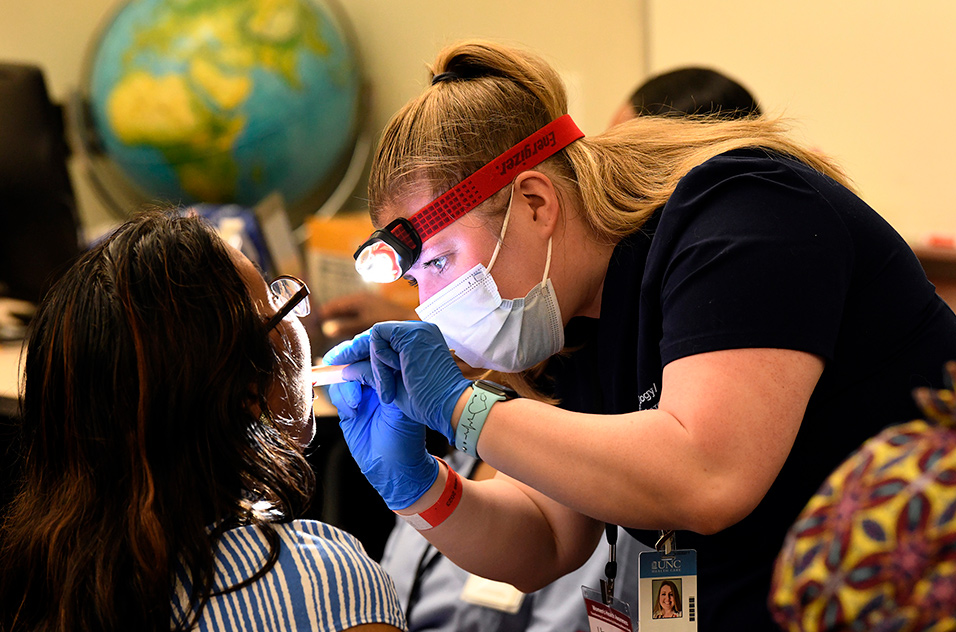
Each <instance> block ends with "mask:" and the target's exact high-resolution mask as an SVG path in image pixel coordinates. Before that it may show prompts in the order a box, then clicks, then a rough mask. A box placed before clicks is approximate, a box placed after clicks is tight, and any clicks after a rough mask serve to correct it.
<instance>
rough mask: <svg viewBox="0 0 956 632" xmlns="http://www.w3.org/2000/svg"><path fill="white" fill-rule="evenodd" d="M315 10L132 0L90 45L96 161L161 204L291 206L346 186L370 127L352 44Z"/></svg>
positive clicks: (317, 6) (300, 0) (228, 0)
mask: <svg viewBox="0 0 956 632" xmlns="http://www.w3.org/2000/svg"><path fill="white" fill-rule="evenodd" d="M335 18H336V16H335V14H334V11H333V9H332V8H331V7H330V6H329V5H326V4H323V3H320V2H317V1H316V0H131V1H129V2H126V3H124V4H123V5H121V6H120V8H119V9H118V10H117V11H116V13H115V14H114V15H113V16H112V18H111V19H110V20H109V22H108V23H107V24H106V26H105V27H104V28H103V29H102V30H101V32H100V34H99V36H98V37H97V38H96V40H95V41H94V42H93V44H92V47H91V53H90V54H89V56H88V63H87V71H86V73H85V75H86V76H85V78H84V80H83V83H84V92H85V95H86V96H85V99H86V101H87V117H88V123H89V125H90V127H91V128H92V136H93V137H94V138H95V139H96V140H97V143H98V145H99V152H100V153H101V154H103V155H104V156H105V158H106V159H107V160H108V161H109V162H110V163H112V165H114V166H115V167H116V168H117V170H118V171H119V172H120V173H121V174H122V176H124V177H125V178H127V179H128V180H129V182H131V183H132V184H133V185H134V188H135V189H138V190H140V191H141V192H143V193H144V194H145V195H146V196H148V197H149V198H152V199H161V200H164V201H171V202H173V203H179V204H194V203H211V204H238V205H242V206H250V207H251V206H253V205H255V204H257V203H258V202H260V201H261V200H263V199H264V198H265V197H266V196H268V195H269V194H271V193H274V192H278V193H280V194H281V195H282V198H283V199H284V200H285V201H286V202H287V203H288V204H289V205H290V206H291V205H294V204H295V203H297V202H299V201H301V200H303V199H306V198H307V197H309V196H310V195H311V196H314V195H315V192H316V191H317V190H324V191H328V190H329V189H330V187H334V185H335V182H334V181H335V180H336V179H341V177H342V173H343V169H342V165H343V164H347V163H348V162H349V159H350V156H352V152H353V151H354V149H355V145H356V138H357V136H358V134H359V132H360V126H361V124H362V121H361V118H362V107H363V104H362V98H361V90H362V77H361V72H360V68H359V63H358V59H357V55H356V51H355V48H354V45H353V44H352V42H351V41H350V40H349V38H348V33H347V32H346V31H344V30H343V28H342V22H341V21H340V20H336V19H335Z"/></svg>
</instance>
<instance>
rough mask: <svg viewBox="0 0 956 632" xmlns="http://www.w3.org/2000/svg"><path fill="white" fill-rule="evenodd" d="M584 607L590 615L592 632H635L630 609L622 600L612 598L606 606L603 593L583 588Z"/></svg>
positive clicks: (589, 622) (589, 620)
mask: <svg viewBox="0 0 956 632" xmlns="http://www.w3.org/2000/svg"><path fill="white" fill-rule="evenodd" d="M581 592H583V593H584V607H585V608H586V609H587V613H588V626H589V627H590V632H634V623H633V621H632V620H631V612H630V611H631V609H630V607H629V606H628V605H627V604H626V603H625V602H623V601H621V600H620V599H614V598H611V603H610V604H606V603H604V600H603V598H602V595H601V591H599V590H594V589H593V588H588V587H587V586H581Z"/></svg>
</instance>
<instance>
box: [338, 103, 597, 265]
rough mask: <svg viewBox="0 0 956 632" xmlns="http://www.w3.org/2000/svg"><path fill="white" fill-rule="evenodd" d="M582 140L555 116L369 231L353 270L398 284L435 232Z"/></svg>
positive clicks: (575, 128) (567, 120) (572, 126)
mask: <svg viewBox="0 0 956 632" xmlns="http://www.w3.org/2000/svg"><path fill="white" fill-rule="evenodd" d="M583 137H584V133H583V132H582V131H581V130H580V129H578V126H577V125H575V124H574V121H572V120H571V117H570V116H569V115H567V114H565V115H564V116H561V117H559V118H556V119H555V120H553V121H551V122H550V123H548V124H547V125H545V126H544V127H542V128H541V129H539V130H538V131H537V132H535V133H534V134H532V135H531V136H528V137H527V138H525V139H524V140H522V141H521V142H519V143H518V144H517V145H515V146H514V147H512V148H511V149H509V150H507V151H505V152H504V153H502V154H501V155H500V156H498V157H497V158H495V159H494V160H492V161H491V162H489V163H488V164H486V165H485V166H484V167H482V168H481V169H479V170H478V171H476V172H474V173H473V174H471V175H470V176H468V177H467V178H465V179H464V180H462V181H461V182H459V183H458V184H456V185H455V186H453V187H452V188H450V189H449V190H448V191H446V192H445V193H444V194H442V195H440V196H438V197H437V198H435V199H434V200H432V201H431V202H429V203H428V204H426V205H425V206H424V207H422V209H421V210H419V211H418V212H417V213H415V214H414V215H412V216H411V217H409V218H408V219H405V218H399V219H396V220H395V221H393V222H392V223H390V224H389V225H388V226H386V227H385V228H381V229H379V230H376V231H375V232H374V233H372V235H371V237H369V238H368V239H367V240H366V241H365V243H363V244H362V245H361V246H359V248H358V250H356V251H355V255H354V256H355V269H356V270H357V271H358V273H359V274H360V275H361V276H362V278H363V279H365V280H366V281H371V282H373V283H391V282H392V281H397V280H398V279H400V278H401V277H402V276H403V275H404V274H405V273H406V272H408V270H409V268H411V267H412V265H413V264H414V263H415V261H417V260H418V257H419V256H420V255H421V252H422V244H423V243H425V242H426V241H428V240H429V239H430V238H431V237H433V236H434V235H435V233H437V232H439V231H440V230H442V229H443V228H445V227H446V226H448V225H449V224H451V223H452V222H454V221H455V220H456V219H458V218H459V217H461V216H462V215H464V214H465V213H467V212H468V211H470V210H472V209H473V208H475V207H476V206H478V205H479V204H481V203H482V202H484V201H485V200H487V199H488V198H489V197H491V196H492V195H494V194H495V193H497V192H498V191H500V190H501V189H502V188H503V187H504V186H505V185H507V184H508V183H509V182H511V181H512V180H514V179H515V177H516V176H517V175H518V174H519V173H521V172H522V171H527V170H528V169H531V168H532V167H535V166H537V165H538V164H540V163H541V162H543V161H544V160H545V159H547V158H550V157H551V156H553V155H554V154H556V153H557V152H559V151H561V150H562V149H564V148H565V147H567V146H568V145H570V144H571V143H573V142H574V141H576V140H578V139H579V138H583Z"/></svg>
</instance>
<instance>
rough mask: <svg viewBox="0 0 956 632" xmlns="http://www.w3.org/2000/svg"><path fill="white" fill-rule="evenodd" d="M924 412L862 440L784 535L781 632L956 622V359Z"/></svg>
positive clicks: (777, 596)
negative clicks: (861, 443) (919, 415)
mask: <svg viewBox="0 0 956 632" xmlns="http://www.w3.org/2000/svg"><path fill="white" fill-rule="evenodd" d="M946 374H947V388H943V389H938V390H935V389H928V388H920V389H918V390H917V391H916V392H915V394H914V395H915V397H916V400H917V402H918V403H919V405H920V408H921V409H922V412H923V416H922V418H921V419H916V420H914V421H910V422H907V423H903V424H898V425H895V426H891V427H889V428H887V429H885V430H883V431H882V432H880V433H879V434H878V435H876V436H875V437H872V438H871V439H867V440H866V442H864V443H863V445H862V446H860V448H859V449H858V450H857V451H856V452H854V453H853V454H852V455H851V456H850V457H849V458H848V459H847V460H846V461H845V462H844V463H843V464H841V465H840V466H839V467H838V468H837V469H836V470H835V471H834V472H833V473H832V474H831V475H830V476H829V477H828V478H827V480H826V482H825V483H824V484H823V485H822V486H821V487H820V489H819V491H817V493H816V494H815V495H814V496H813V498H811V499H810V502H809V503H807V506H806V507H805V508H804V509H803V511H802V512H801V513H800V516H799V517H798V518H797V520H796V522H795V523H794V524H793V526H792V527H791V528H790V531H789V532H788V533H787V538H786V540H785V541H784V545H783V548H782V550H781V551H780V555H779V556H778V557H777V562H776V566H775V569H774V576H773V583H772V584H771V590H770V609H771V611H772V612H773V615H774V619H775V620H776V621H777V623H778V624H779V625H780V627H781V629H783V630H785V631H787V632H839V631H846V632H849V631H850V630H956V393H954V390H953V383H954V381H956V362H949V363H948V364H947V366H946Z"/></svg>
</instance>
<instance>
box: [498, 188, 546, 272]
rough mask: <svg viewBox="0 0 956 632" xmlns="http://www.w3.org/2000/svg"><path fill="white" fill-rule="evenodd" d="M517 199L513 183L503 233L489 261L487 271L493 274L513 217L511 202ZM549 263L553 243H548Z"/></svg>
mask: <svg viewBox="0 0 956 632" xmlns="http://www.w3.org/2000/svg"><path fill="white" fill-rule="evenodd" d="M514 199H515V183H514V182H512V183H511V195H509V196H508V210H507V211H505V221H504V222H503V223H502V224H501V233H500V234H499V235H498V243H497V244H496V245H495V251H494V253H492V255H491V261H489V262H488V269H487V270H486V272H488V273H489V274H491V268H492V267H494V265H495V260H497V259H498V253H499V252H501V244H502V243H504V241H505V231H506V230H508V220H510V219H511V203H512V202H513V201H514ZM548 248H549V250H548V265H550V264H551V250H550V248H551V245H550V244H548ZM545 275H547V271H545Z"/></svg>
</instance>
